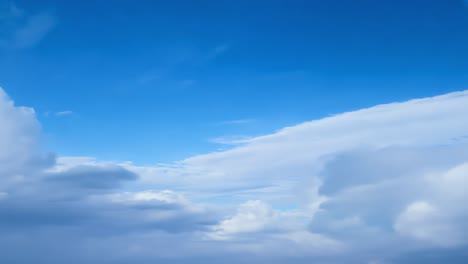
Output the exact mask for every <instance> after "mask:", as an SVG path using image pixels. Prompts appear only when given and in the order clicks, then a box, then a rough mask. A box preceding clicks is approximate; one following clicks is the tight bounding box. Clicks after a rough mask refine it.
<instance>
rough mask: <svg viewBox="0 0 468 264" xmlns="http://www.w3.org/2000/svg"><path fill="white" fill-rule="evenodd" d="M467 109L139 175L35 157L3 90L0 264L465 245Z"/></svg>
mask: <svg viewBox="0 0 468 264" xmlns="http://www.w3.org/2000/svg"><path fill="white" fill-rule="evenodd" d="M467 112H468V92H466V91H465V92H459V93H452V94H447V95H444V96H438V97H433V98H426V99H420V100H412V101H409V102H403V103H394V104H387V105H381V106H377V107H373V108H369V109H364V110H360V111H355V112H350V113H344V114H341V115H337V116H333V117H328V118H324V119H321V120H315V121H311V122H305V123H302V124H299V125H297V126H292V127H288V128H284V129H281V130H279V131H277V132H275V133H273V134H270V135H265V136H261V137H254V138H249V139H246V140H245V142H244V144H243V145H241V146H236V147H233V148H232V149H229V150H226V151H218V152H213V153H208V154H205V155H198V156H194V157H189V158H187V159H185V160H183V161H180V162H176V163H173V164H160V165H155V166H153V167H143V166H138V165H135V164H133V163H131V162H102V161H98V160H95V159H94V158H88V157H59V158H57V159H55V157H54V156H53V155H45V156H44V155H42V154H41V153H40V151H39V150H38V149H37V147H36V145H37V144H38V143H39V140H40V125H39V123H38V122H37V120H36V118H35V114H34V111H33V110H32V109H30V108H24V107H18V106H15V105H14V103H13V102H12V101H11V100H10V99H9V98H8V97H7V96H6V94H5V93H4V92H3V90H0V124H1V126H0V165H1V166H0V182H1V187H0V215H2V217H1V218H0V226H1V227H2V228H0V234H1V236H0V247H2V248H5V249H8V250H6V252H7V255H4V256H0V260H5V261H6V260H18V261H16V262H17V263H30V262H31V261H32V260H33V259H36V260H38V262H39V263H40V262H42V263H61V262H63V261H64V260H66V259H76V261H78V263H83V262H86V263H113V262H115V260H116V259H118V260H119V261H122V263H135V262H141V263H152V262H157V261H158V260H159V261H160V260H161V258H169V259H170V260H181V259H184V260H186V259H191V261H193V259H196V258H200V259H199V260H200V262H206V257H210V258H211V257H213V258H214V259H215V260H219V259H224V260H227V261H231V260H232V262H233V263H236V262H241V261H244V260H245V261H244V262H246V263H252V262H257V263H270V260H271V259H269V258H268V257H270V256H274V257H275V258H276V259H281V261H278V263H281V262H284V263H286V262H287V263H293V262H294V261H295V260H297V258H302V259H301V261H303V262H302V263H304V262H305V263H310V262H313V261H324V262H326V263H343V261H346V262H347V263H368V262H369V260H379V261H380V263H393V262H392V261H391V260H392V259H393V258H394V257H395V256H401V255H402V254H406V253H405V252H414V250H416V249H418V250H420V249H433V248H440V249H441V250H445V249H448V248H454V247H459V248H460V247H461V248H466V247H467V243H468V241H467V239H466V238H464V236H463V234H465V233H467V232H468V225H467V224H466V223H467V220H468V213H466V212H468V208H467V206H466V204H468V195H467V193H468V192H467V188H466V186H467V184H468V181H467V175H468V173H467V171H468V165H467V164H468V147H467V146H468V140H467V137H466V136H467V135H468V123H467V122H465V121H466V113H467ZM376 238H378V240H377V239H376ZM70 240H73V241H74V242H75V243H74V246H73V247H65V246H62V247H63V249H64V250H61V251H60V252H58V253H53V252H57V251H56V248H58V247H60V245H62V244H63V245H65V244H66V242H67V241H70ZM15 252H16V254H15ZM18 252H28V254H27V255H28V257H30V258H28V257H27V256H24V254H18ZM53 254H57V255H55V256H54V257H55V258H53V259H51V258H49V257H48V256H51V255H53ZM447 254H448V253H447ZM31 256H34V257H31ZM252 256H255V257H257V258H250V257H252ZM249 258H250V260H249ZM20 259H21V260H23V261H19V260H20ZM214 259H211V260H212V261H214ZM165 260H166V261H167V260H168V259H165ZM187 261H188V260H187ZM36 262H37V261H36ZM215 262H216V261H215ZM188 263H190V262H188ZM296 263H301V262H300V261H297V262H296ZM396 263H398V262H396Z"/></svg>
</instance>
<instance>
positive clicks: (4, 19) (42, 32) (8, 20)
mask: <svg viewBox="0 0 468 264" xmlns="http://www.w3.org/2000/svg"><path fill="white" fill-rule="evenodd" d="M2 9H3V11H0V27H1V29H2V31H3V34H1V35H0V44H1V46H2V47H3V48H10V49H24V48H30V47H33V46H35V45H37V44H38V43H40V42H41V41H42V40H43V39H44V38H45V37H46V36H47V34H48V33H50V32H51V31H52V30H53V28H54V27H55V26H56V24H57V19H56V17H55V16H54V15H53V14H52V13H51V12H48V11H43V12H39V13H35V14H29V13H28V12H27V11H26V10H23V9H21V8H19V7H17V6H16V5H15V4H13V3H9V4H7V5H6V7H3V8H2Z"/></svg>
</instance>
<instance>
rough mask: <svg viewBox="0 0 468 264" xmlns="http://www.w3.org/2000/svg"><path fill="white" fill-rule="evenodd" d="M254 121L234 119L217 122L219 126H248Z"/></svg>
mask: <svg viewBox="0 0 468 264" xmlns="http://www.w3.org/2000/svg"><path fill="white" fill-rule="evenodd" d="M255 121H256V120H255V119H251V118H246V119H235V120H227V121H222V122H219V123H218V124H220V125H242V124H249V123H253V122H255Z"/></svg>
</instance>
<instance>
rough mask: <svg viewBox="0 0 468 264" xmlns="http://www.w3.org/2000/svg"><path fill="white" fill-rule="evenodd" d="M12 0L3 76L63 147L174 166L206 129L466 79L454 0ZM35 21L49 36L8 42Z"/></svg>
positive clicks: (200, 145)
mask: <svg viewBox="0 0 468 264" xmlns="http://www.w3.org/2000/svg"><path fill="white" fill-rule="evenodd" d="M11 5H14V6H15V8H16V9H18V10H20V11H21V12H22V13H23V14H22V15H21V16H17V17H15V18H13V17H12V15H10V18H4V20H5V21H7V20H9V21H10V22H8V23H7V22H5V23H4V25H3V26H2V28H3V30H2V31H4V32H5V33H4V34H2V36H3V42H6V44H5V45H4V46H5V47H3V48H2V50H0V58H1V59H0V80H1V85H2V86H3V87H6V89H8V93H9V94H10V95H11V96H12V97H13V98H15V100H16V101H17V102H18V103H20V104H22V105H31V106H34V107H35V109H36V111H37V112H38V118H39V119H40V120H41V122H42V124H43V127H44V131H45V137H46V138H47V142H48V144H49V146H52V147H53V149H54V150H55V151H57V152H59V153H61V154H64V155H89V156H95V157H99V158H103V159H112V160H133V161H134V162H138V163H141V164H153V163H156V162H169V161H174V160H178V159H182V158H185V157H187V156H190V155H193V154H201V153H203V152H205V151H209V150H215V149H218V148H220V147H223V146H219V145H216V144H213V143H212V141H211V139H212V138H218V137H237V136H252V135H260V134H265V133H268V132H271V131H274V130H276V129H279V128H281V127H283V126H286V125H293V124H295V123H298V122H302V121H305V120H310V119H314V118H319V117H324V116H327V115H330V114H336V113H340V112H343V111H350V110H355V109H359V108H363V107H369V106H372V105H376V104H380V103H388V102H393V101H402V100H407V99H410V98H416V97H424V96H433V95H436V94H441V93H445V92H450V91H456V90H461V89H463V88H464V87H466V85H467V83H468V77H467V74H466V72H467V70H468V63H467V61H468V51H467V49H466V46H467V45H468V34H467V26H468V17H467V15H466V12H467V11H466V7H465V6H463V2H462V1H418V0H416V1H378V2H376V1H346V0H344V1H292V2H291V1H204V2H200V3H198V2H196V3H195V2H192V1H170V2H168V1H140V2H139V3H134V2H131V1H113V3H112V4H109V3H107V2H98V3H95V2H94V1H79V2H73V3H71V2H64V1H40V2H38V1H21V0H19V1H15V2H14V3H13V2H11V1H7V2H5V1H2V10H3V11H2V13H4V14H7V13H8V12H10V13H11V11H9V8H10V6H11ZM7 16H8V15H3V17H7ZM38 16H42V17H43V19H38V22H37V23H38V24H39V25H37V28H39V29H37V30H39V31H40V30H42V31H43V32H39V33H38V32H36V31H37V30H36V31H35V29H34V28H33V29H29V30H30V32H26V36H25V39H26V40H24V41H25V42H27V43H25V44H21V45H20V44H18V43H16V44H15V43H13V42H14V41H12V40H11V38H13V37H12V35H14V34H15V31H21V30H22V29H24V28H25V27H26V24H27V23H29V22H30V20H34V19H35V18H36V17H38ZM41 27H43V28H42V29H41ZM62 111H72V112H73V114H71V115H67V116H61V117H56V116H54V115H53V114H52V115H47V113H53V112H62ZM231 120H250V122H240V123H229V122H228V123H223V122H226V121H231ZM187 132H189V133H187ZM116 142H118V144H116Z"/></svg>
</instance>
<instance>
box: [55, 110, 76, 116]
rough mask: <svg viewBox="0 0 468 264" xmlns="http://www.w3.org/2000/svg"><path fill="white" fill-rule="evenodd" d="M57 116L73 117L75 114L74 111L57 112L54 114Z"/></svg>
mask: <svg viewBox="0 0 468 264" xmlns="http://www.w3.org/2000/svg"><path fill="white" fill-rule="evenodd" d="M54 114H55V115H56V116H68V115H72V114H73V111H69V110H68V111H59V112H56V113H54Z"/></svg>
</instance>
